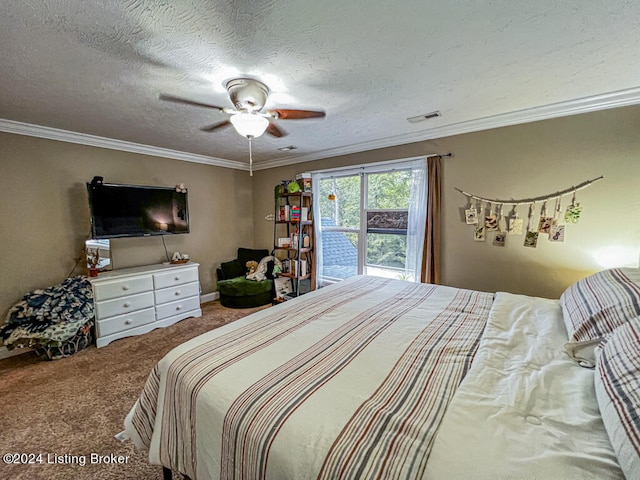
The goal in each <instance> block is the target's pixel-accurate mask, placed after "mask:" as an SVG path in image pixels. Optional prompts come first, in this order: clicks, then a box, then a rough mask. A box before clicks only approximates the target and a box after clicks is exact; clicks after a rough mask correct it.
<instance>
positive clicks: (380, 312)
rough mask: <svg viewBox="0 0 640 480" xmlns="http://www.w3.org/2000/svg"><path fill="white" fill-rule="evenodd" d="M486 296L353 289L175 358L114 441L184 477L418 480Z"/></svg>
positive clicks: (267, 314) (428, 288)
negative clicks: (127, 442) (122, 440)
mask: <svg viewBox="0 0 640 480" xmlns="http://www.w3.org/2000/svg"><path fill="white" fill-rule="evenodd" d="M492 301H493V295H492V294H488V293H482V292H476V291H469V290H461V289H455V288H450V287H443V286H435V285H427V284H415V283H408V282H402V281H398V280H389V279H383V278H376V277H354V278H352V279H349V280H345V281H343V282H341V283H339V284H335V285H332V286H330V287H326V288H323V289H320V290H317V291H314V292H310V293H308V294H306V295H304V297H300V298H298V299H295V300H291V301H288V302H286V303H283V304H281V305H278V306H276V307H273V308H269V309H265V310H263V311H260V312H258V313H255V314H253V315H250V316H248V317H245V318H243V319H241V320H238V321H236V322H234V323H232V324H230V325H227V326H224V327H221V328H219V329H216V330H213V331H211V332H209V333H206V334H204V335H201V336H199V337H197V338H195V339H193V340H191V341H189V342H186V343H185V344H183V345H181V346H179V347H177V348H175V349H174V350H173V351H171V352H170V353H169V354H168V355H166V356H165V357H164V358H163V359H162V360H161V361H160V362H159V363H158V364H157V365H156V367H155V368H154V370H153V371H152V372H151V374H150V375H149V378H148V380H147V383H146V385H145V387H144V390H143V392H142V394H141V395H140V398H139V399H138V401H137V402H136V404H135V405H134V407H133V408H132V410H131V412H130V413H129V415H128V416H127V418H126V420H125V428H126V435H127V436H128V437H129V438H131V439H132V440H133V441H134V442H135V444H136V445H137V446H138V447H139V448H142V449H148V450H149V459H150V462H151V463H153V464H161V465H164V466H166V467H169V468H171V469H172V470H174V471H178V472H181V473H183V474H185V475H188V476H189V477H190V478H192V479H217V478H220V479H232V478H233V479H236V478H237V479H241V478H242V479H263V478H264V479H278V480H282V479H292V480H293V479H295V480H300V479H307V478H308V479H311V478H313V479H332V480H333V479H339V478H340V479H342V478H344V479H348V478H353V479H361V478H398V479H409V478H420V477H422V476H423V474H424V471H425V465H426V461H427V459H428V457H429V452H430V449H431V446H432V444H433V440H434V436H435V433H436V432H437V430H438V426H439V424H440V421H441V420H442V417H443V415H444V412H445V410H446V407H447V404H448V403H449V401H450V399H451V398H452V396H453V394H454V392H455V391H456V388H457V387H458V385H459V384H460V382H461V380H462V378H463V377H464V375H465V373H466V372H467V370H468V369H469V366H470V364H471V362H472V360H473V357H474V354H475V352H476V350H477V346H478V342H479V340H480V337H481V336H482V332H483V329H484V327H485V323H486V319H487V316H488V313H489V310H490V308H491V304H492Z"/></svg>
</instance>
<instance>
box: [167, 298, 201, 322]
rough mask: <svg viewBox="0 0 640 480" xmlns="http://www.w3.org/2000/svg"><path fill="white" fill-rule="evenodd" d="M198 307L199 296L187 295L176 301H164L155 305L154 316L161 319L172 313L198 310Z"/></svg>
mask: <svg viewBox="0 0 640 480" xmlns="http://www.w3.org/2000/svg"><path fill="white" fill-rule="evenodd" d="M199 308H200V297H199V296H195V297H189V298H185V299H183V300H178V301H177V302H170V303H165V304H163V305H157V306H156V317H157V319H158V320H162V319H165V318H168V317H173V316H174V315H179V314H181V313H184V312H188V311H190V310H198V309H199Z"/></svg>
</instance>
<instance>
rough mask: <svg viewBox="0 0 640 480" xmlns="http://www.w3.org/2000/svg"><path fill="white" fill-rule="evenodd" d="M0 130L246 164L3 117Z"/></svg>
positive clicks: (218, 164) (218, 163) (215, 162)
mask: <svg viewBox="0 0 640 480" xmlns="http://www.w3.org/2000/svg"><path fill="white" fill-rule="evenodd" d="M0 132H7V133H15V134H17V135H27V136H30V137H38V138H46V139H48V140H57V141H60V142H67V143H77V144H80V145H88V146H90V147H100V148H108V149H110V150H120V151H123V152H131V153H141V154H143V155H152V156H154V157H164V158H172V159H174V160H182V161H185V162H195V163H205V164H207V165H214V166H216V167H226V168H235V169H237V170H249V165H247V164H246V163H243V162H237V161H234V160H226V159H224V158H217V157H209V156H207V155H198V154H195V153H188V152H181V151H179V150H171V149H168V148H161V147H154V146H152V145H144V144H141V143H133V142H126V141H124V140H116V139H113V138H106V137H98V136H96V135H89V134H86V133H78V132H71V131H69V130H60V129H58V128H51V127H44V126H42V125H33V124H30V123H23V122H16V121H14V120H6V119H3V118H0Z"/></svg>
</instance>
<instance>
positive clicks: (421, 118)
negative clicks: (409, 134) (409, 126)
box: [407, 110, 442, 123]
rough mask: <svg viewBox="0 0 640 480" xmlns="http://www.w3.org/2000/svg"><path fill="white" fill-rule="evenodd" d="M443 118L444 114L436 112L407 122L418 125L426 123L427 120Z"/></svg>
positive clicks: (412, 118) (411, 118)
mask: <svg viewBox="0 0 640 480" xmlns="http://www.w3.org/2000/svg"><path fill="white" fill-rule="evenodd" d="M441 116H442V114H441V113H440V112H438V111H437V110H436V111H435V112H431V113H425V114H423V115H416V116H415V117H409V118H407V120H409V121H410V122H411V123H418V122H424V121H425V120H430V119H432V118H436V117H441Z"/></svg>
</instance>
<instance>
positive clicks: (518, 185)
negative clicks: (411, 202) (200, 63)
mask: <svg viewBox="0 0 640 480" xmlns="http://www.w3.org/2000/svg"><path fill="white" fill-rule="evenodd" d="M448 152H451V153H453V157H451V158H446V157H445V158H443V177H444V178H443V189H442V195H443V212H442V213H443V225H442V243H443V251H442V268H443V283H445V284H447V285H452V286H456V287H463V288H471V289H478V290H485V291H510V292H515V293H524V294H528V295H536V296H543V297H550V298H557V297H558V296H559V295H560V294H561V293H562V291H563V290H564V288H566V286H568V285H569V284H570V283H572V282H573V281H575V280H577V279H579V278H581V277H583V276H585V275H587V274H590V273H592V272H595V271H597V270H601V269H602V268H604V264H602V263H599V260H598V258H599V255H600V254H601V253H602V251H603V250H607V249H610V250H611V249H613V250H616V251H618V252H620V251H623V250H624V249H627V250H629V253H628V254H627V255H626V257H625V258H626V261H627V262H629V261H630V262H632V263H634V264H635V265H637V263H638V257H639V249H640V219H639V214H640V195H639V194H638V186H637V182H638V180H640V107H625V108H620V109H615V110H606V111H601V112H594V113H588V114H582V115H575V116H571V117H565V118H560V119H553V120H545V121H540V122H535V123H529V124H523V125H518V126H513V127H506V128H500V129H493V130H487V131H483V132H477V133H472V134H465V135H458V136H452V137H447V138H442V139H438V140H435V141H429V142H422V143H415V144H411V145H404V146H400V147H394V148H387V149H381V150H376V151H372V152H368V153H361V154H357V155H347V156H342V157H337V158H332V159H326V160H319V161H314V162H308V163H304V164H299V165H293V166H287V167H282V168H277V169H270V170H264V171H258V172H257V173H256V174H255V187H254V192H255V193H254V199H253V201H254V212H255V219H256V229H255V232H256V243H257V244H259V245H267V244H269V242H272V236H273V234H272V230H271V224H270V222H266V221H264V220H263V217H264V215H265V214H266V213H269V212H270V211H271V208H270V205H273V187H274V185H275V184H276V183H277V182H279V181H281V180H283V179H289V178H293V177H294V176H295V174H296V173H299V172H306V171H313V170H319V169H325V168H332V167H337V166H345V165H355V164H360V163H368V162H375V161H382V160H392V159H399V158H408V157H413V156H416V155H422V154H432V153H441V154H443V153H448ZM600 175H604V179H603V180H600V181H599V182H597V183H595V184H593V185H592V186H591V187H589V188H587V189H585V190H583V191H581V192H579V193H578V198H577V200H578V201H579V202H580V203H581V205H582V206H583V208H584V210H583V217H582V219H581V221H580V222H579V223H578V224H576V225H569V226H568V227H567V232H566V240H565V242H564V243H550V242H548V240H546V239H545V237H543V236H541V238H540V241H539V244H538V247H537V248H535V249H531V248H526V247H524V246H523V245H522V243H523V237H522V236H516V237H511V238H508V239H507V245H506V246H505V247H502V248H501V247H494V246H492V245H491V241H490V240H491V238H492V235H491V234H490V235H488V237H489V238H488V241H487V242H486V243H480V242H475V241H474V240H473V234H472V230H471V227H469V226H467V225H466V224H465V223H464V221H463V217H462V213H461V210H462V207H464V206H465V205H466V199H465V197H464V196H463V195H462V194H460V193H459V192H457V191H456V190H455V187H458V188H460V189H462V190H464V191H467V192H470V193H473V194H476V195H480V196H483V197H492V198H507V199H511V198H514V199H518V198H530V197H537V196H540V195H545V194H550V193H554V192H557V191H560V190H564V189H566V188H568V187H571V186H573V185H577V184H580V183H581V182H583V181H585V180H588V179H591V178H594V177H598V176H600ZM567 203H568V197H565V199H564V203H563V209H564V207H566V205H567ZM548 208H549V209H550V210H551V209H552V208H553V205H551V204H549V205H548ZM537 213H539V207H538V209H537ZM519 214H520V216H521V217H523V216H525V215H526V207H520V210H519Z"/></svg>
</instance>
